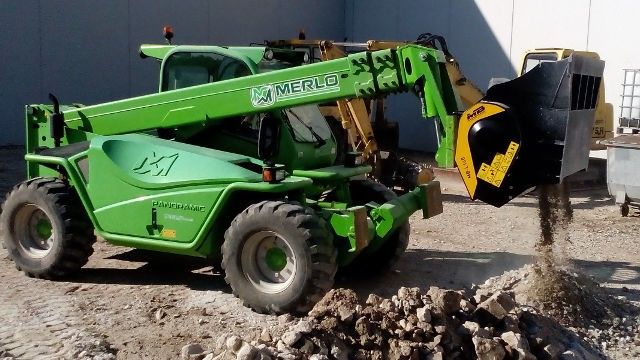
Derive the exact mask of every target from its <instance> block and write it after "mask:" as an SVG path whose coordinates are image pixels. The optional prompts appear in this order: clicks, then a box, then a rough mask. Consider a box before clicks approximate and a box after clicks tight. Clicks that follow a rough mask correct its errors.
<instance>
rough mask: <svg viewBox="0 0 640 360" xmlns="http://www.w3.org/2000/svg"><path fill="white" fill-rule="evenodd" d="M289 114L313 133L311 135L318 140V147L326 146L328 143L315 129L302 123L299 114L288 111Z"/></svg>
mask: <svg viewBox="0 0 640 360" xmlns="http://www.w3.org/2000/svg"><path fill="white" fill-rule="evenodd" d="M286 111H287V112H288V113H290V114H291V115H293V117H294V118H296V120H298V122H300V124H302V126H304V127H306V128H307V130H309V132H311V135H313V137H314V138H315V139H316V147H321V146H323V145H324V144H326V143H327V142H326V141H325V140H324V139H323V138H322V137H321V136H320V135H318V133H317V132H316V131H315V130H313V127H312V126H311V125H309V124H307V123H306V122H304V121H302V119H300V116H298V114H296V113H295V111H293V110H291V109H287V110H286Z"/></svg>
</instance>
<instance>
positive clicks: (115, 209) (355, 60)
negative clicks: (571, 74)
mask: <svg viewBox="0 0 640 360" xmlns="http://www.w3.org/2000/svg"><path fill="white" fill-rule="evenodd" d="M141 52H142V53H143V54H144V55H146V56H151V57H154V58H157V59H162V67H163V68H164V66H165V63H166V62H167V59H169V58H170V57H171V56H172V55H173V54H178V53H181V52H189V53H212V54H218V55H223V56H226V57H230V58H233V59H236V60H238V61H241V62H243V63H244V64H246V65H247V68H248V69H250V72H251V73H252V74H253V75H242V76H240V77H236V78H232V79H228V80H220V81H214V82H210V83H205V84H202V85H195V86H189V87H184V88H178V89H176V90H170V91H162V88H160V90H161V91H160V92H159V93H157V94H151V95H146V96H140V97H135V98H131V99H125V100H119V101H114V102H109V103H105V104H98V105H93V106H83V107H74V106H71V107H62V108H61V110H62V112H63V113H64V123H65V128H64V133H65V136H64V137H63V138H62V139H61V145H62V146H65V145H70V144H78V143H80V142H85V141H88V142H89V143H88V148H86V149H84V150H82V151H78V152H77V153H74V154H71V155H70V156H69V155H68V154H67V155H64V156H62V155H60V156H55V155H49V156H47V155H44V154H55V149H54V151H53V152H52V151H49V152H46V151H45V152H41V151H40V149H43V148H44V149H46V148H49V149H52V148H54V144H53V139H51V138H50V134H49V126H50V125H49V123H48V121H47V119H48V117H49V115H50V113H51V112H52V111H53V109H52V107H50V106H46V105H33V106H30V107H28V109H27V117H26V121H27V155H26V156H25V159H26V160H27V161H28V162H29V176H30V177H34V176H42V175H45V174H48V173H64V176H66V178H68V179H69V182H70V184H72V185H73V186H74V187H75V188H76V190H77V192H78V194H79V196H80V199H81V201H82V203H83V205H84V207H85V208H86V210H87V213H88V215H89V217H90V219H91V221H92V222H93V224H94V226H95V228H96V232H97V233H98V234H99V235H100V236H102V237H104V238H105V239H106V240H108V241H110V242H112V243H114V244H118V245H125V246H130V247H138V248H145V249H151V250H158V251H167V252H173V253H180V254H189V255H196V256H212V255H215V254H216V253H217V252H218V251H219V247H220V243H221V242H222V239H223V234H224V231H225V230H226V227H227V226H228V225H229V222H230V221H231V219H232V218H233V216H235V215H236V214H237V213H238V212H239V211H241V210H242V209H243V208H240V209H238V208H236V207H238V206H247V205H248V203H243V202H242V201H250V203H256V202H259V201H261V200H264V199H271V200H272V199H288V200H295V201H300V202H304V203H306V204H307V205H309V206H311V207H313V208H315V210H316V211H317V212H318V213H319V215H320V216H322V217H324V218H325V219H327V220H328V221H329V223H330V224H331V226H332V228H333V231H334V233H335V235H336V242H337V243H338V244H340V243H341V242H342V243H343V244H346V245H347V246H346V248H347V249H348V251H347V252H346V253H345V254H341V255H340V257H341V260H340V263H341V264H346V263H348V262H349V261H351V260H352V259H353V258H354V256H356V255H357V254H358V253H360V252H361V251H362V249H363V245H362V244H365V245H364V246H370V247H372V248H376V247H378V246H380V244H382V243H383V242H384V240H385V239H386V238H388V236H389V234H391V233H392V232H393V231H394V230H396V229H397V228H398V227H399V226H400V225H401V224H403V223H404V222H405V221H407V219H408V218H409V216H410V215H411V214H412V213H414V212H415V211H417V210H419V209H421V208H422V209H423V210H425V209H426V201H427V200H425V194H424V191H423V190H422V188H418V189H416V190H414V191H411V192H409V193H407V194H405V195H403V196H401V197H399V198H398V199H396V200H393V201H391V202H388V203H386V204H370V205H368V206H367V207H366V212H365V213H363V212H362V210H363V208H362V207H360V208H359V210H358V211H359V212H358V215H357V216H356V212H355V211H356V210H355V209H357V208H353V207H351V206H353V205H352V204H351V202H352V201H351V197H350V194H349V190H348V180H349V179H350V178H352V177H355V176H362V175H364V174H366V173H368V172H370V171H371V168H370V167H369V166H358V167H351V168H349V167H345V166H341V165H334V164H333V162H334V159H335V141H334V139H333V138H331V139H327V141H324V142H319V141H311V142H302V141H299V140H297V138H294V137H295V136H294V129H293V128H288V126H289V127H291V126H293V125H292V123H291V122H290V121H291V120H290V119H289V120H288V121H289V122H287V120H286V119H287V116H288V115H285V112H284V111H283V110H284V109H288V108H292V107H299V106H302V105H305V104H317V103H321V102H325V101H332V100H336V99H344V98H353V97H369V96H372V97H373V96H380V95H384V94H386V93H388V92H397V91H407V90H410V89H414V88H417V90H418V94H419V95H420V97H421V103H422V106H423V110H424V115H425V116H426V117H433V116H437V117H439V118H440V120H441V121H442V122H443V123H448V122H452V121H453V119H454V118H453V117H452V116H449V114H450V113H452V112H453V110H452V109H450V106H451V104H453V105H454V106H455V95H454V93H453V91H452V90H451V84H450V82H449V81H448V78H446V72H442V71H441V67H442V66H443V61H444V57H443V56H442V54H441V53H440V52H439V51H437V50H433V49H429V48H423V47H419V46H405V47H401V48H398V49H397V51H396V50H382V51H377V52H372V53H368V52H367V53H358V54H353V55H349V56H348V57H346V58H342V59H337V60H332V61H326V62H321V63H315V64H311V65H304V66H297V67H292V68H287V69H281V70H273V71H269V72H265V73H258V67H259V66H258V65H259V64H258V63H259V62H260V61H261V59H262V57H263V55H264V53H265V48H264V47H250V48H243V47H230V48H224V47H216V46H143V47H142V48H141ZM162 73H163V72H162V70H161V74H162ZM160 83H161V84H162V81H161V82H160ZM161 86H162V85H161ZM443 95H444V96H446V97H447V98H446V99H444V98H443V97H442V96H443ZM449 97H450V98H449ZM251 114H260V116H264V115H263V114H270V115H269V116H273V117H275V118H276V119H277V120H278V121H279V124H280V131H279V135H278V136H279V140H278V141H279V147H278V152H277V155H276V156H275V158H274V159H273V160H275V161H276V162H277V163H280V164H283V165H284V166H285V167H286V169H287V171H288V172H289V174H288V176H287V177H286V178H285V179H284V180H283V181H281V182H278V183H266V182H263V181H262V167H263V165H264V164H263V163H262V162H261V161H259V160H257V159H256V157H257V151H256V149H257V143H256V139H255V138H246V137H244V138H243V137H242V136H238V134H237V133H235V134H234V133H229V132H227V131H226V130H225V129H227V128H225V124H228V123H229V122H230V121H231V122H241V121H247V119H249V117H248V116H249V115H251ZM322 119H323V121H325V120H324V118H322ZM452 129H455V124H453V123H452V124H448V125H447V126H444V127H443V132H444V133H445V135H444V136H442V137H441V139H442V140H443V142H442V144H441V148H445V149H448V148H447V146H448V145H446V144H449V143H452V141H453V135H452V133H450V131H451V130H452ZM160 130H170V131H171V133H164V135H162V134H161V133H160ZM123 134H124V135H123ZM167 134H169V135H167ZM152 135H153V136H152ZM160 137H163V138H164V139H163V138H160ZM171 139H175V141H173V140H171ZM450 150H451V152H452V151H453V147H452V146H451V147H450ZM448 151H449V150H446V151H444V150H443V151H442V154H444V155H440V158H442V159H444V160H443V161H445V162H446V161H448V159H449V157H450V158H453V154H452V153H451V154H449V153H448ZM329 190H330V191H333V192H334V194H335V198H334V199H333V201H332V202H325V201H323V200H322V198H320V195H321V194H322V193H323V192H326V191H329ZM238 196H241V197H240V198H238ZM240 200H242V201H240ZM363 214H364V215H363ZM362 216H366V217H367V218H366V221H365V222H364V223H366V224H367V225H366V231H362V225H359V226H360V228H361V230H360V231H359V232H358V234H360V235H358V236H359V237H358V239H356V223H357V217H359V219H360V220H362V219H363V218H362ZM358 223H359V224H363V222H362V221H360V222H358ZM362 236H364V238H362ZM356 240H358V241H356ZM359 244H360V245H359ZM339 247H340V246H339ZM341 248H344V247H341ZM276 255H277V254H275V255H274V257H273V263H274V266H277V263H278V261H277V260H278V259H277V256H276Z"/></svg>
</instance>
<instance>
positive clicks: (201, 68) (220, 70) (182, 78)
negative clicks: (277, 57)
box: [162, 52, 251, 91]
mask: <svg viewBox="0 0 640 360" xmlns="http://www.w3.org/2000/svg"><path fill="white" fill-rule="evenodd" d="M247 75H251V70H250V69H249V67H248V66H247V65H246V64H245V63H244V62H242V61H240V60H238V59H235V58H232V57H229V56H224V55H220V54H212V53H198V52H177V53H175V54H173V55H171V56H170V57H169V58H168V59H167V60H166V62H165V64H164V69H163V70H162V91H167V90H176V89H182V88H185V87H189V86H195V85H202V84H208V83H212V82H216V81H222V80H229V79H234V78H237V77H242V76H247Z"/></svg>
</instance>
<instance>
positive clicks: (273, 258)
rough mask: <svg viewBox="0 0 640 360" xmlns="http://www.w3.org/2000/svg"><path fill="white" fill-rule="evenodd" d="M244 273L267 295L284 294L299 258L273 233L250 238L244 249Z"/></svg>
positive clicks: (264, 233)
mask: <svg viewBox="0 0 640 360" xmlns="http://www.w3.org/2000/svg"><path fill="white" fill-rule="evenodd" d="M241 262H242V270H243V272H244V274H245V276H246V278H247V280H249V281H250V282H251V283H252V284H253V285H254V286H255V287H256V288H258V289H259V290H260V291H263V292H266V293H279V292H282V291H284V290H285V289H287V288H288V287H289V285H290V284H291V283H292V282H293V279H294V278H295V275H296V257H295V255H294V253H293V249H292V248H291V245H290V244H289V242H288V241H287V240H286V239H285V238H284V237H283V236H281V235H279V234H278V233H276V232H274V231H270V230H263V231H259V232H257V233H255V234H253V235H251V236H249V237H248V238H247V240H246V242H245V244H244V246H243V249H242V256H241Z"/></svg>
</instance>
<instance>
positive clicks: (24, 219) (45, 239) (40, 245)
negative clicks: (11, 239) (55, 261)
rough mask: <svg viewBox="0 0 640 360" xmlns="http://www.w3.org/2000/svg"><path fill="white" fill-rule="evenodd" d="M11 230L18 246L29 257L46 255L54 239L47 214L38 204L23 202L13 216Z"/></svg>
mask: <svg viewBox="0 0 640 360" xmlns="http://www.w3.org/2000/svg"><path fill="white" fill-rule="evenodd" d="M13 231H14V232H15V236H16V238H17V239H18V246H19V247H20V248H21V249H22V251H24V252H25V253H26V254H28V255H29V256H31V257H34V258H42V257H44V256H46V255H47V254H48V253H49V251H50V250H51V247H52V245H53V241H54V235H55V234H54V230H53V225H52V224H51V221H50V220H49V217H48V216H47V214H46V213H45V212H44V210H42V209H41V208H40V207H39V206H38V205H35V204H25V205H23V206H22V207H21V208H20V209H19V210H18V211H17V212H16V215H15V218H14V223H13Z"/></svg>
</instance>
